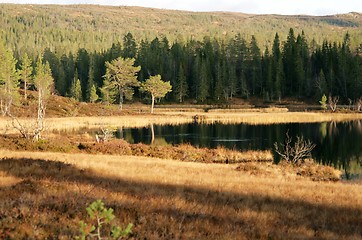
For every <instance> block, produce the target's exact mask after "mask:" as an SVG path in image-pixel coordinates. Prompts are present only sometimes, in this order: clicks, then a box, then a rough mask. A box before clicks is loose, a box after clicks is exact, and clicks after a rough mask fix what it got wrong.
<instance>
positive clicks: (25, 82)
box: [24, 80, 28, 100]
mask: <svg viewBox="0 0 362 240" xmlns="http://www.w3.org/2000/svg"><path fill="white" fill-rule="evenodd" d="M27 88H28V84H27V81H26V80H25V81H24V99H25V100H27V99H28V95H27V92H26V90H27Z"/></svg>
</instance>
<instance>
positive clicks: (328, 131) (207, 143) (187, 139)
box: [116, 120, 362, 179]
mask: <svg viewBox="0 0 362 240" xmlns="http://www.w3.org/2000/svg"><path fill="white" fill-rule="evenodd" d="M152 128H153V132H154V137H153V136H152ZM287 132H288V134H289V136H291V137H292V138H293V139H295V138H296V136H300V137H301V136H303V137H304V139H305V140H311V141H312V142H313V143H314V144H316V147H315V149H314V150H313V151H312V157H313V158H314V159H315V160H316V161H318V162H320V163H323V164H326V165H331V166H334V167H336V168H339V169H343V170H344V172H345V177H346V178H349V179H353V178H361V177H362V121H361V120H357V121H349V122H340V123H336V122H325V123H302V124H301V123H293V124H273V125H248V124H197V123H190V124H184V125H178V126H170V125H165V126H158V125H154V126H152V127H149V128H130V129H122V130H121V129H119V130H118V131H117V134H116V135H117V137H119V138H124V139H125V140H126V141H128V142H130V143H140V142H141V143H146V144H149V143H151V141H152V139H154V143H156V144H181V143H189V144H191V145H193V146H197V147H209V148H216V147H218V146H224V147H227V148H231V149H238V150H269V149H271V150H272V149H273V148H274V143H275V142H278V143H282V142H284V140H285V136H286V133H287Z"/></svg>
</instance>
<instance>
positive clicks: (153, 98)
mask: <svg viewBox="0 0 362 240" xmlns="http://www.w3.org/2000/svg"><path fill="white" fill-rule="evenodd" d="M154 106H155V96H154V95H153V94H152V105H151V113H153V107H154Z"/></svg>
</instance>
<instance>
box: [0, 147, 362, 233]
mask: <svg viewBox="0 0 362 240" xmlns="http://www.w3.org/2000/svg"><path fill="white" fill-rule="evenodd" d="M1 155H2V156H3V158H2V159H1V160H0V171H1V172H2V173H5V174H6V176H12V177H14V178H17V179H20V181H19V182H18V183H14V184H13V185H12V186H5V187H3V186H0V217H1V221H0V238H1V239H50V238H52V239H74V236H75V235H77V234H78V233H79V231H78V226H79V225H78V223H79V220H80V219H86V218H87V216H86V211H85V207H86V206H87V205H88V204H89V203H91V202H93V201H94V200H95V199H102V200H103V201H104V203H105V205H106V206H107V207H112V208H113V209H114V210H115V215H116V222H115V224H117V225H120V226H126V225H127V224H128V223H130V222H131V223H133V224H134V228H133V233H132V235H131V236H130V238H131V239H210V238H211V239H296V238H298V239H359V238H360V236H361V235H360V234H361V232H360V230H361V229H362V218H361V216H362V202H361V199H362V186H361V185H356V184H346V183H330V182H328V183H325V182H313V181H310V180H306V179H304V178H301V179H299V180H296V177H295V176H294V177H292V176H284V177H282V178H281V177H280V176H278V175H272V174H271V175H268V176H266V175H265V176H258V175H251V174H249V173H248V172H245V171H235V165H220V164H201V163H191V162H178V161H166V160H161V159H157V158H145V157H134V156H111V155H89V154H64V153H39V152H32V153H31V154H29V153H28V152H27V153H26V152H10V151H1ZM26 155H28V156H29V155H30V156H31V157H26V158H24V156H26ZM259 164H261V163H259ZM2 176H4V175H1V176H0V178H1V177H2ZM297 178H298V177H297Z"/></svg>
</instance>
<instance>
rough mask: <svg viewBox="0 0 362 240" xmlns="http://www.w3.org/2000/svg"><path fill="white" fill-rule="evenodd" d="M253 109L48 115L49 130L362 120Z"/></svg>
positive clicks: (1, 126)
mask: <svg viewBox="0 0 362 240" xmlns="http://www.w3.org/2000/svg"><path fill="white" fill-rule="evenodd" d="M263 111H264V112H258V111H257V112H253V111H240V112H235V111H226V110H223V111H220V112H215V111H211V112H207V113H206V112H194V111H190V112H189V111H177V112H173V111H170V110H165V111H164V112H162V111H161V110H158V113H157V114H153V115H151V114H128V115H121V116H104V117H103V116H98V117H64V118H47V119H46V126H47V130H49V131H54V130H59V131H61V130H76V129H81V128H85V127H86V128H94V127H145V126H149V125H150V124H158V125H166V124H171V125H177V124H184V123H190V122H193V121H195V116H197V119H198V120H197V121H199V122H202V123H206V124H211V123H224V124H230V123H246V124H277V123H314V122H328V121H348V120H355V119H362V113H314V112H286V111H284V110H283V109H282V110H280V109H274V108H271V109H270V110H263ZM19 120H20V121H21V122H22V123H23V124H24V125H30V123H31V122H32V121H33V120H30V119H29V118H21V119H19ZM4 132H7V133H16V131H15V130H14V129H13V128H12V127H11V122H9V119H8V118H4V117H0V133H4Z"/></svg>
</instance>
